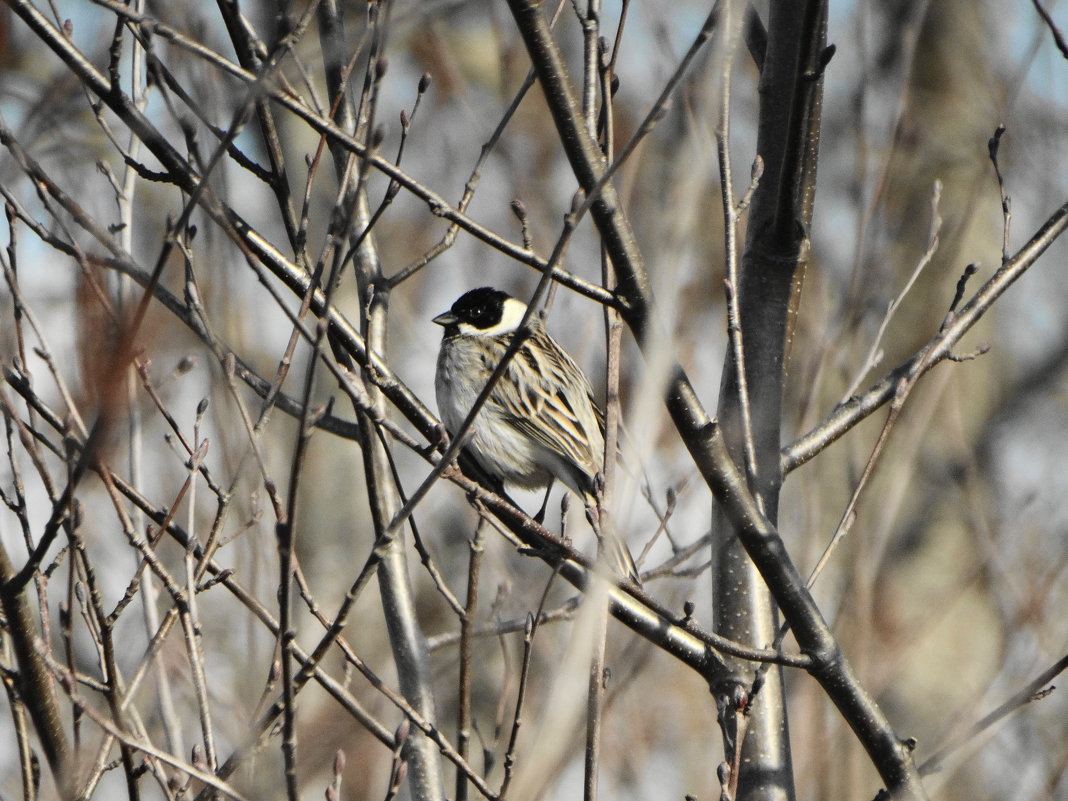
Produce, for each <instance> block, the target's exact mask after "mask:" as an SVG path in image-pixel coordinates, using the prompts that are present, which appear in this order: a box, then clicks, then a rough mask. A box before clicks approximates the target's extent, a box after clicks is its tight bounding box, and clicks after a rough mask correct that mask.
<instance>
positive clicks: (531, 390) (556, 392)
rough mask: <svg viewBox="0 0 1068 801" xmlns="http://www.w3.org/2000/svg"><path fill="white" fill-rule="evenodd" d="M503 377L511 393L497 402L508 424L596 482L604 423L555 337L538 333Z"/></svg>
mask: <svg viewBox="0 0 1068 801" xmlns="http://www.w3.org/2000/svg"><path fill="white" fill-rule="evenodd" d="M505 378H506V380H505V381H502V382H501V385H502V387H504V386H507V390H506V391H500V392H495V393H494V398H493V400H494V401H496V403H497V404H498V405H499V406H500V411H501V412H502V416H503V417H504V419H505V420H507V422H508V423H509V424H510V425H512V426H513V427H515V428H516V429H517V430H518V431H519V432H520V433H522V434H523V435H525V436H527V437H529V438H531V439H533V440H535V441H536V442H539V443H541V444H542V445H544V446H545V447H546V448H548V449H549V450H550V451H552V452H553V453H556V454H559V455H560V456H562V457H563V458H565V459H567V460H568V461H570V462H571V463H573V464H574V465H575V466H576V467H578V468H579V469H580V470H582V471H583V472H584V473H585V474H586V475H587V477H588V478H590V479H592V478H593V477H594V476H595V475H596V474H597V473H598V472H599V471H600V470H601V463H602V459H603V453H602V451H603V450H604V435H603V433H602V431H603V426H604V424H603V417H602V416H601V413H600V411H599V410H598V409H597V404H596V403H595V402H594V400H593V390H592V389H591V388H590V382H589V381H588V380H587V378H586V376H585V375H583V373H582V371H581V370H580V369H579V367H578V365H576V364H575V362H574V361H573V360H572V359H571V357H570V356H568V355H567V354H566V353H565V352H564V351H563V350H562V349H561V348H560V346H559V345H557V344H556V342H555V341H554V340H553V339H552V337H550V336H549V335H548V334H546V333H545V332H544V331H543V330H536V331H535V333H534V335H532V336H531V338H530V339H529V340H528V341H527V342H525V343H523V346H522V347H521V348H520V349H519V352H518V353H516V355H515V357H514V358H513V359H512V361H511V363H510V364H509V365H508V374H507V376H506V377H505ZM512 388H515V389H514V390H513V389H512Z"/></svg>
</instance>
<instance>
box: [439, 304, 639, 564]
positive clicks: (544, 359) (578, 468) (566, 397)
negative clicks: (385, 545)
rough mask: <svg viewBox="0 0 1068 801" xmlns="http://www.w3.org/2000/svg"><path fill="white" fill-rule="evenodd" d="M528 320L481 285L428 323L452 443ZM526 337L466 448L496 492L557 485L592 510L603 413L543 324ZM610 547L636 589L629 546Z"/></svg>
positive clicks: (531, 325) (523, 309) (533, 323)
mask: <svg viewBox="0 0 1068 801" xmlns="http://www.w3.org/2000/svg"><path fill="white" fill-rule="evenodd" d="M526 314H527V305H526V304H525V303H523V301H521V300H518V299H517V298H514V297H512V296H511V295H510V294H508V293H507V292H503V291H501V290H499V289H494V288H493V287H488V286H484V287H479V288H478V289H472V290H470V291H468V292H466V293H464V294H463V295H461V296H460V297H459V298H458V299H457V300H456V302H455V303H453V304H452V307H451V308H450V309H449V310H448V311H446V312H443V313H441V314H439V315H438V316H436V317H434V318H433V322H435V323H437V324H438V325H440V326H442V327H443V328H444V329H445V330H444V332H443V335H442V338H441V348H440V350H439V351H438V360H437V371H436V374H435V379H434V389H435V393H436V395H437V402H438V411H439V413H440V414H441V421H442V423H443V424H444V426H445V430H446V431H448V432H449V435H450V436H455V435H456V433H457V432H458V431H459V430H460V428H461V427H462V425H463V422H464V420H465V419H466V418H467V415H468V413H469V412H470V411H471V408H472V406H473V405H474V403H475V399H476V398H478V396H479V394H480V393H481V392H482V390H483V389H484V388H485V386H486V383H487V382H488V381H489V378H490V376H491V375H492V374H493V372H494V370H495V369H496V368H497V365H498V364H500V362H501V360H502V359H503V357H504V355H505V353H506V351H507V350H508V347H509V346H510V345H511V343H512V338H513V336H514V335H515V334H516V332H517V331H518V330H519V327H520V325H521V324H522V322H523V319H524V317H525V316H526ZM527 330H528V335H527V337H526V338H525V339H524V340H523V342H522V344H520V346H519V349H518V351H517V352H516V353H515V355H514V356H513V357H512V359H511V360H510V361H509V363H508V365H507V367H506V368H505V371H504V373H503V374H502V375H501V377H500V379H499V380H498V381H497V383H496V384H495V385H494V387H493V389H492V390H491V391H490V394H489V396H488V397H487V398H486V402H485V404H484V405H483V407H482V408H481V409H480V410H479V412H478V414H477V415H476V417H475V420H474V423H473V433H472V434H471V435H470V439H469V440H468V442H467V443H466V445H465V449H466V451H467V453H468V454H470V456H471V457H472V458H473V459H474V461H475V462H476V463H477V464H478V466H479V467H480V468H481V469H482V470H483V471H484V472H485V473H486V474H488V475H489V476H490V477H491V478H492V479H493V480H494V481H496V482H499V483H500V484H510V485H513V486H516V487H519V488H521V489H529V490H536V489H548V488H550V487H551V486H552V483H553V481H554V480H556V479H559V480H560V481H561V482H562V483H563V484H564V485H565V486H566V487H567V488H568V489H570V490H571V491H572V492H573V493H574V494H575V495H577V496H578V497H579V498H580V499H581V500H582V501H583V502H584V503H585V504H586V506H587V508H592V509H594V510H596V509H598V508H599V503H598V500H599V491H598V482H599V481H601V480H603V478H602V475H603V473H602V471H603V467H604V414H603V413H602V412H601V410H600V409H599V408H598V406H597V403H596V401H595V400H594V397H593V389H592V387H591V386H590V381H589V379H588V378H586V375H585V373H583V372H582V369H581V368H580V367H579V366H578V365H577V364H576V363H575V360H574V359H572V358H571V357H570V356H569V355H568V354H567V352H566V351H565V350H564V349H563V348H562V347H560V345H559V344H558V343H557V342H556V340H555V339H553V338H552V337H551V336H549V334H548V332H547V331H546V330H545V325H544V323H543V322H542V321H541V319H540V318H538V317H537V316H536V315H531V318H530V320H529V321H528V328H527ZM547 498H548V493H546V499H547ZM542 510H543V511H544V505H543V507H542ZM608 539H609V542H610V544H611V545H612V549H613V551H616V553H614V554H613V556H614V558H615V560H616V561H617V562H618V563H619V568H620V571H621V572H622V573H623V575H625V576H627V577H629V578H631V579H633V580H635V581H638V571H637V568H636V567H635V564H634V559H633V558H632V557H631V555H630V552H629V551H628V550H627V548H626V545H625V544H623V543H622V542H619V541H618V540H617V539H616V538H615V537H609V538H608Z"/></svg>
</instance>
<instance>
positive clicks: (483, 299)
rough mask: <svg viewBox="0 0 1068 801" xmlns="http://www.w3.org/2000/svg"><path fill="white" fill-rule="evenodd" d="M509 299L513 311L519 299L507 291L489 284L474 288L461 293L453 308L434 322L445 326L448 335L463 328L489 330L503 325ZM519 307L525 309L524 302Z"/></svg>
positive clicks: (509, 308) (509, 307)
mask: <svg viewBox="0 0 1068 801" xmlns="http://www.w3.org/2000/svg"><path fill="white" fill-rule="evenodd" d="M507 301H512V304H509V306H508V310H509V311H510V312H511V311H513V310H512V309H511V306H512V305H515V304H517V303H518V301H515V299H514V298H513V297H512V296H511V295H509V294H508V293H507V292H502V291H500V290H499V289H494V288H493V287H488V286H483V287H479V288H478V289H472V290H471V291H470V292H465V293H464V294H463V295H461V296H460V297H459V298H458V299H457V301H456V302H455V303H454V304H452V308H451V309H449V310H448V311H447V312H445V313H444V314H439V315H438V316H437V317H435V318H434V322H435V323H437V324H438V325H443V326H445V334H446V336H448V335H449V334H450V333H453V332H459V331H462V330H473V331H489V330H490V329H494V328H497V327H499V326H500V325H501V322H502V320H503V318H504V317H505V310H506V302H507ZM519 308H520V309H525V307H524V306H522V304H519ZM520 316H521V315H520ZM509 322H510V321H509Z"/></svg>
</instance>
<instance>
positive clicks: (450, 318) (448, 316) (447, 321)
mask: <svg viewBox="0 0 1068 801" xmlns="http://www.w3.org/2000/svg"><path fill="white" fill-rule="evenodd" d="M458 319H459V318H458V317H457V316H456V315H455V314H453V313H452V312H451V311H447V312H442V313H441V314H439V315H438V316H437V317H435V318H434V320H433V322H435V323H437V324H438V325H452V324H453V323H455V322H457V321H458Z"/></svg>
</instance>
